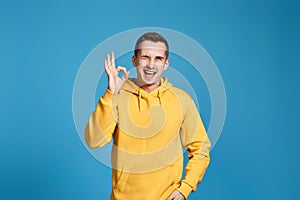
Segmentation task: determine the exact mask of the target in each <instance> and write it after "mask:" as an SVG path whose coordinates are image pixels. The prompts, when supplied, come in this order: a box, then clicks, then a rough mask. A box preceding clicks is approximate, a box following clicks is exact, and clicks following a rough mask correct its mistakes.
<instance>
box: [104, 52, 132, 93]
mask: <svg viewBox="0 0 300 200" xmlns="http://www.w3.org/2000/svg"><path fill="white" fill-rule="evenodd" d="M104 68H105V71H106V74H107V77H108V89H109V90H110V91H111V92H112V93H114V94H117V93H118V92H119V91H120V89H121V87H122V85H123V84H124V82H125V81H126V80H127V79H128V76H129V71H128V72H127V70H126V68H125V67H121V66H118V67H117V68H116V64H115V55H114V52H111V54H107V56H106V59H105V61H104ZM121 71H123V73H124V75H123V77H122V78H120V77H119V76H118V75H119V73H120V72H121Z"/></svg>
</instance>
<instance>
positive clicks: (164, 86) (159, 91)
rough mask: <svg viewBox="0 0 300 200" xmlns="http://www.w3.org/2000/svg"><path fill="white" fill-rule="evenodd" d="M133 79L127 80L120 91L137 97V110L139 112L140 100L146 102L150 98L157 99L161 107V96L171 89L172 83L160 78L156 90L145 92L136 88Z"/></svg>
mask: <svg viewBox="0 0 300 200" xmlns="http://www.w3.org/2000/svg"><path fill="white" fill-rule="evenodd" d="M135 80H136V79H135V78H131V79H127V80H126V81H125V83H124V85H123V87H122V90H124V91H126V92H130V93H132V94H133V95H136V96H137V97H138V106H139V110H140V111H141V109H142V108H141V100H142V99H145V100H146V101H149V100H150V98H151V97H153V98H158V100H159V104H160V105H162V96H163V94H164V93H165V92H166V91H168V90H170V89H171V88H173V85H172V83H170V82H168V79H167V78H165V77H163V78H161V84H160V86H158V87H157V88H156V89H154V90H153V91H151V92H147V91H145V90H144V89H142V88H140V87H139V86H137V85H136V84H135V83H134V82H135Z"/></svg>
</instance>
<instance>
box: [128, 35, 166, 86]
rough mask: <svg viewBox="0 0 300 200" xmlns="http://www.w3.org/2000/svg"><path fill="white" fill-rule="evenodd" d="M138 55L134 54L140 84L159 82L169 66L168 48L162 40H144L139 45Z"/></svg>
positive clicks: (133, 60)
mask: <svg viewBox="0 0 300 200" xmlns="http://www.w3.org/2000/svg"><path fill="white" fill-rule="evenodd" d="M138 49H140V50H139V52H138V55H137V56H135V55H134V56H132V63H133V65H134V66H135V67H136V71H137V81H138V83H139V85H140V86H142V85H153V84H159V83H160V79H161V76H162V73H163V71H164V70H165V69H167V67H168V66H169V60H168V59H167V58H166V51H167V48H166V46H165V44H164V43H162V42H152V41H147V40H146V41H143V42H142V43H140V45H139V46H138Z"/></svg>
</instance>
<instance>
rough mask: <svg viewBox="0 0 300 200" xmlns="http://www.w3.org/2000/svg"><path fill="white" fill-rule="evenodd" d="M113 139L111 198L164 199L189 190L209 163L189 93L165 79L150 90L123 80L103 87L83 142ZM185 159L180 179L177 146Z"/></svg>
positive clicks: (91, 143)
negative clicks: (115, 87) (112, 87)
mask: <svg viewBox="0 0 300 200" xmlns="http://www.w3.org/2000/svg"><path fill="white" fill-rule="evenodd" d="M112 138H113V144H114V145H113V148H112V155H111V158H112V167H113V173H112V193H111V197H110V199H117V200H141V199H143V200H159V199H161V200H165V199H167V197H168V196H169V195H170V194H171V193H172V192H173V191H174V190H175V189H177V190H178V191H179V192H181V193H182V194H183V195H184V196H185V197H186V198H187V197H188V195H189V194H190V192H191V191H195V190H196V187H197V184H198V183H199V182H200V181H201V180H202V177H203V175H204V173H205V171H206V168H207V166H208V164H209V161H210V157H209V150H210V141H209V139H208V136H207V134H206V131H205V128H204V126H203V124H202V121H201V118H200V115H199V113H198V111H197V108H196V106H195V104H194V102H193V100H192V98H191V97H190V96H189V95H188V94H187V93H185V92H184V91H183V90H181V89H179V88H176V87H173V86H172V84H171V83H169V82H168V81H167V79H166V78H162V81H161V85H160V86H159V87H158V88H156V89H155V90H153V91H151V92H150V93H148V92H146V91H144V90H143V89H141V88H139V87H138V86H136V85H135V84H134V83H133V80H127V81H126V82H125V83H124V85H123V86H122V89H121V90H120V92H119V94H117V95H114V94H112V93H111V92H110V91H109V90H106V92H105V94H104V95H103V97H101V98H100V99H99V102H98V104H97V107H96V110H95V111H94V112H93V113H92V114H91V117H90V119H89V122H88V125H87V126H86V130H85V139H86V142H87V144H88V145H89V147H91V148H99V147H102V146H104V145H105V144H107V143H109V142H110V141H111V140H112ZM182 147H184V148H185V149H187V150H188V151H189V154H188V158H189V161H188V163H187V165H186V167H185V176H184V178H183V179H182V171H183V153H182V152H183V151H182Z"/></svg>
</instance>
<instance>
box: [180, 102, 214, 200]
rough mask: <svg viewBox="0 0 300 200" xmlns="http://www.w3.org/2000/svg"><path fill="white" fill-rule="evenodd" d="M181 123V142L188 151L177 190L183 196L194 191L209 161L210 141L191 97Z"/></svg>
mask: <svg viewBox="0 0 300 200" xmlns="http://www.w3.org/2000/svg"><path fill="white" fill-rule="evenodd" d="M187 105H188V108H187V109H186V112H185V116H184V120H183V124H182V144H183V145H184V147H185V148H186V149H187V150H188V151H189V154H188V159H189V161H188V163H187V165H186V167H185V176H184V179H183V180H182V181H181V185H180V187H179V188H177V190H178V191H179V192H180V193H181V194H183V196H184V197H185V198H187V197H188V195H189V194H190V193H191V192H192V191H196V188H197V185H198V184H199V183H200V182H201V180H202V178H203V176H204V173H205V171H206V169H207V167H208V164H209V162H210V156H209V151H210V146H211V144H210V141H209V138H208V136H207V133H206V130H205V128H204V126H203V123H202V120H201V118H200V115H199V112H198V110H197V107H196V105H195V103H194V102H193V100H192V99H190V103H189V104H187Z"/></svg>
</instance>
